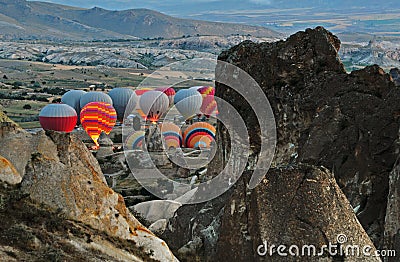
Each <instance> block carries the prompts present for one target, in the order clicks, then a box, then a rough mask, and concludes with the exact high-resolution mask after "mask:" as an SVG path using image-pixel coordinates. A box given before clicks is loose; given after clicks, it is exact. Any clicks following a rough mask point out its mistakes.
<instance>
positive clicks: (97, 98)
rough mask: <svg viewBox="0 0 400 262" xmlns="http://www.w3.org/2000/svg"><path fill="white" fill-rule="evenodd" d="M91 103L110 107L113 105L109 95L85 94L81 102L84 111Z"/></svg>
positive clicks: (93, 92)
mask: <svg viewBox="0 0 400 262" xmlns="http://www.w3.org/2000/svg"><path fill="white" fill-rule="evenodd" d="M90 102H104V103H108V104H110V105H112V104H113V101H112V99H111V97H110V96H109V95H107V94H106V93H103V92H98V91H91V92H87V93H86V94H84V95H83V96H82V97H81V99H80V101H79V105H80V107H81V109H82V108H83V107H84V106H85V105H86V104H88V103H90Z"/></svg>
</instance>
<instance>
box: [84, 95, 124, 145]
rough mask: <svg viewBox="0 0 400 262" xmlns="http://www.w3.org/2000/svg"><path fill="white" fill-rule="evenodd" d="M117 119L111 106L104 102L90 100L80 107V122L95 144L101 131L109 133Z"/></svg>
mask: <svg viewBox="0 0 400 262" xmlns="http://www.w3.org/2000/svg"><path fill="white" fill-rule="evenodd" d="M116 120H117V113H116V111H115V109H114V108H113V106H112V105H111V104H108V103H104V102H90V103H88V104H87V105H85V106H84V107H83V108H82V111H81V123H82V126H83V128H84V129H85V131H86V133H87V134H88V135H89V136H90V138H91V139H92V140H93V142H94V143H95V144H96V146H99V144H98V143H97V140H98V139H99V137H100V134H101V132H105V133H106V134H107V135H108V134H110V132H111V130H112V129H113V127H114V125H115V122H116Z"/></svg>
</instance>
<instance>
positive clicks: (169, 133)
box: [160, 122, 182, 149]
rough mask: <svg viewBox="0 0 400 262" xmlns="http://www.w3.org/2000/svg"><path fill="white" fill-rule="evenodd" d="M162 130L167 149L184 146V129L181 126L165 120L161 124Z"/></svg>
mask: <svg viewBox="0 0 400 262" xmlns="http://www.w3.org/2000/svg"><path fill="white" fill-rule="evenodd" d="M160 130H161V136H162V138H163V140H164V148H165V149H169V148H171V147H173V148H178V147H181V146H182V131H181V129H180V127H179V126H177V125H175V124H174V123H171V122H163V123H162V124H160Z"/></svg>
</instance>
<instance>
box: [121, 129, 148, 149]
mask: <svg viewBox="0 0 400 262" xmlns="http://www.w3.org/2000/svg"><path fill="white" fill-rule="evenodd" d="M144 135H145V132H144V131H133V132H132V133H130V134H129V135H128V137H127V138H126V140H125V148H127V149H128V150H134V149H142V148H143V141H144Z"/></svg>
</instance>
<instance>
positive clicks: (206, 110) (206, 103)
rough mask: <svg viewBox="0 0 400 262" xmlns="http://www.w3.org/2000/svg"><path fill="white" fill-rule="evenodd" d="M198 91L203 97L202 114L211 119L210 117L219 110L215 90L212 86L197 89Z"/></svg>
mask: <svg viewBox="0 0 400 262" xmlns="http://www.w3.org/2000/svg"><path fill="white" fill-rule="evenodd" d="M197 91H198V92H199V93H200V94H201V96H202V97H203V102H202V104H201V107H200V112H201V113H203V114H204V115H205V116H206V117H210V115H211V114H212V113H214V111H215V110H216V109H217V101H215V99H214V94H215V89H214V87H212V86H203V87H201V88H199V89H197Z"/></svg>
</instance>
